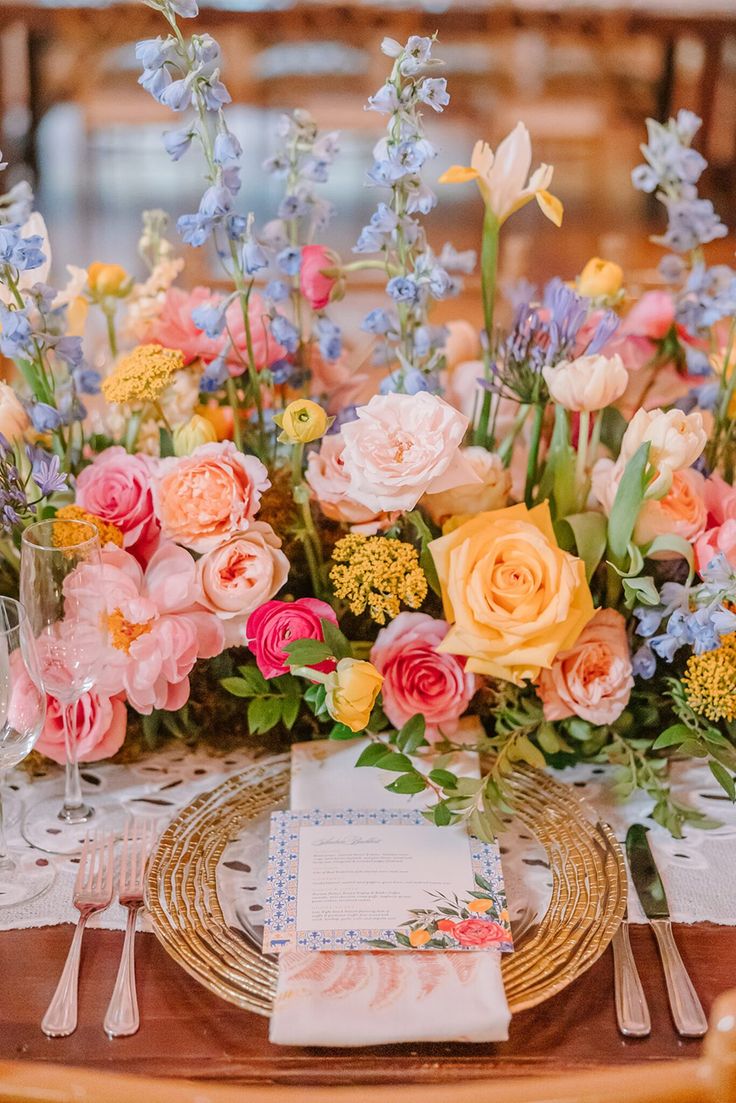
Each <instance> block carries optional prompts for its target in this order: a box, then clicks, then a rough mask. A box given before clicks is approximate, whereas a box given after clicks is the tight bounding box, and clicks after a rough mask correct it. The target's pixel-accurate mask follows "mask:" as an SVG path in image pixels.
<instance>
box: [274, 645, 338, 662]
mask: <svg viewBox="0 0 736 1103" xmlns="http://www.w3.org/2000/svg"><path fill="white" fill-rule="evenodd" d="M283 650H284V651H285V652H286V654H287V655H288V656H289V658H288V664H289V666H316V665H317V663H323V662H324V661H325V659H329V658H331V656H332V648H331V647H330V645H329V644H328V643H323V642H322V641H321V640H294V641H293V642H292V643H288V644H286V646H285V647H284V649H283Z"/></svg>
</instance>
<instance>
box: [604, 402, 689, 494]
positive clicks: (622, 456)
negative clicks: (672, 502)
mask: <svg viewBox="0 0 736 1103" xmlns="http://www.w3.org/2000/svg"><path fill="white" fill-rule="evenodd" d="M707 440H708V434H707V432H706V429H705V423H704V421H703V416H702V414H700V413H699V412H697V411H696V412H694V413H692V414H684V413H683V412H682V410H667V411H665V410H643V409H640V410H637V411H636V413H635V414H634V416H633V418H632V419H631V421H630V422H629V425H628V428H627V429H626V432H625V433H624V435H623V439H622V440H621V451H620V453H619V458H618V460H617V464H616V466H617V467H619V468H623V467H624V466H625V465H626V464H627V463H628V461H629V460H630V459H631V457H632V456H633V455H634V454H635V452H636V451H637V449H638V448H639V447H640V446H641V445H642V444H644V443H645V442H647V441H648V442H649V444H650V448H649V463H650V464H651V465H652V467H654V469H655V471H656V477H655V478H654V480H653V481H652V483H651V484H650V486H649V488H648V491H647V497H650V498H661V497H662V496H663V495H664V494H666V493H667V491H668V490H669V488H670V486H671V485H672V476H673V475H674V473H675V471H681V470H682V469H683V468H685V467H691V466H692V464H694V463H695V461H696V460H697V458H698V456H699V455H700V453H701V452H702V451H703V449H704V448H705V445H706V442H707Z"/></svg>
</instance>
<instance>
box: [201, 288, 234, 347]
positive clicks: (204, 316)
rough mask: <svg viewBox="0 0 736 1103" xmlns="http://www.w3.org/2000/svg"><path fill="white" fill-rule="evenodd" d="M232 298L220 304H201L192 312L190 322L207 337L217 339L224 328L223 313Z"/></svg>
mask: <svg viewBox="0 0 736 1103" xmlns="http://www.w3.org/2000/svg"><path fill="white" fill-rule="evenodd" d="M231 301H232V297H230V298H229V299H226V300H223V301H222V302H209V303H202V304H201V306H195V308H194V309H193V310H192V321H193V322H194V324H195V326H196V327H197V329H201V330H203V332H204V333H205V334H206V336H207V337H209V338H210V339H214V338H216V337H219V336H220V335H221V333H222V331H223V329H224V328H225V313H226V311H227V307H228V305H229V303H230V302H231Z"/></svg>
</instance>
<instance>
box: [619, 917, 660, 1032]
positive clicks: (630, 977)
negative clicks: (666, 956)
mask: <svg viewBox="0 0 736 1103" xmlns="http://www.w3.org/2000/svg"><path fill="white" fill-rule="evenodd" d="M611 945H612V947H613V991H614V996H615V1001H616V1021H617V1023H618V1028H619V1030H620V1031H621V1033H622V1034H623V1035H624V1036H625V1037H626V1038H646V1037H647V1035H648V1034H650V1033H651V1030H652V1020H651V1018H650V1016H649V1008H648V1006H647V1000H646V996H645V995H644V989H643V988H642V986H641V980H640V979H639V973H638V971H637V968H636V962H635V961H634V955H633V953H632V951H631V942H630V941H629V922H628V915H624V918H623V919H622V920H621V926H620V927H619V928H618V930H617V931H616V933H615V935H614V936H613V941H612V943H611Z"/></svg>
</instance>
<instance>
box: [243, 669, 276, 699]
mask: <svg viewBox="0 0 736 1103" xmlns="http://www.w3.org/2000/svg"><path fill="white" fill-rule="evenodd" d="M238 673H239V674H240V677H241V678H242V679H243V680H244V681H246V682H247V683H248V685H249V686H251V687H252V690H253V696H254V697H256V696H259V695H261V694H263V693H268V688H269V687H268V682H267V681H266V679H265V678H264V677H263V675H262V674H261V672H260V670H259V669H258V667H257V666H239V667H238Z"/></svg>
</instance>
